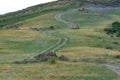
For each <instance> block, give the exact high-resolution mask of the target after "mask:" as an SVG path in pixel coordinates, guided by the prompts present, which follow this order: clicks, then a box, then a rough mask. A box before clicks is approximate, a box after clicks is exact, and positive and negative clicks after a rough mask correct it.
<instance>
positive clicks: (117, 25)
mask: <svg viewBox="0 0 120 80" xmlns="http://www.w3.org/2000/svg"><path fill="white" fill-rule="evenodd" d="M104 31H105V32H106V33H107V34H112V35H116V37H120V22H113V23H112V25H111V27H110V28H105V29H104Z"/></svg>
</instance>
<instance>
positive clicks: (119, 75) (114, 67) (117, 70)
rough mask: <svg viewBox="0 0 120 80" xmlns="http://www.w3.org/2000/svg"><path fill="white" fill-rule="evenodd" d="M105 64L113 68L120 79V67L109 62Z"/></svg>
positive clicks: (119, 79)
mask: <svg viewBox="0 0 120 80" xmlns="http://www.w3.org/2000/svg"><path fill="white" fill-rule="evenodd" d="M105 66H106V67H107V68H108V69H110V70H112V71H113V72H115V73H116V74H117V75H118V80H120V67H119V66H115V65H108V64H105Z"/></svg>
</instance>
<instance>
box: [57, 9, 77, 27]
mask: <svg viewBox="0 0 120 80" xmlns="http://www.w3.org/2000/svg"><path fill="white" fill-rule="evenodd" d="M75 11H78V9H72V10H69V11H66V12H63V13H59V14H57V15H55V19H56V20H57V21H58V22H61V23H64V24H66V25H67V26H68V27H69V28H73V29H74V28H76V27H78V26H77V24H76V23H73V22H69V21H66V20H63V19H62V16H63V15H65V14H67V13H72V12H75Z"/></svg>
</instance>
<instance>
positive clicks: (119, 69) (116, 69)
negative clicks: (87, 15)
mask: <svg viewBox="0 0 120 80" xmlns="http://www.w3.org/2000/svg"><path fill="white" fill-rule="evenodd" d="M77 10H78V9H73V10H69V11H66V12H63V13H60V14H57V15H55V19H56V20H57V21H58V22H61V23H64V24H66V25H68V27H69V28H76V27H77V24H76V23H73V22H69V21H66V20H63V19H62V18H61V16H63V15H65V14H66V13H71V12H74V11H77ZM105 66H106V67H107V68H108V69H110V70H112V71H113V72H115V73H116V74H117V75H118V76H119V79H118V80H120V67H118V66H114V65H108V64H105Z"/></svg>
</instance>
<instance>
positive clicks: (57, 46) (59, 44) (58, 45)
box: [39, 9, 77, 54]
mask: <svg viewBox="0 0 120 80" xmlns="http://www.w3.org/2000/svg"><path fill="white" fill-rule="evenodd" d="M74 11H77V9H73V10H70V11H67V12H64V13H59V14H57V15H55V19H56V20H57V21H58V22H61V23H64V24H66V25H67V26H68V27H69V28H75V27H76V26H77V24H76V23H73V22H68V21H65V20H63V19H62V18H61V16H62V15H64V14H66V13H71V12H74ZM58 37H59V36H58ZM67 42H68V38H67V37H63V38H61V37H59V38H58V41H57V42H56V44H54V45H53V46H51V47H49V48H48V49H45V50H43V51H42V52H40V53H39V54H47V53H48V52H56V51H57V50H59V49H60V48H62V47H63V46H64V45H65V44H66V43H67Z"/></svg>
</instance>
